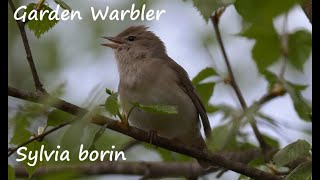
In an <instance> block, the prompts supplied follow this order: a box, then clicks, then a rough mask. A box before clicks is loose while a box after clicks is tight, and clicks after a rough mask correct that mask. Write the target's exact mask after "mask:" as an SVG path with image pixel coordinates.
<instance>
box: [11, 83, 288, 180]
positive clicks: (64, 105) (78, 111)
mask: <svg viewBox="0 0 320 180" xmlns="http://www.w3.org/2000/svg"><path fill="white" fill-rule="evenodd" d="M8 96H12V97H16V98H20V99H24V100H28V101H32V102H37V103H41V102H42V103H43V101H42V100H43V99H44V98H51V99H53V100H54V101H53V102H55V103H54V104H51V106H52V107H55V108H57V109H60V110H62V111H64V112H67V113H70V114H73V115H75V116H78V117H82V116H83V115H84V114H85V113H87V112H88V111H87V110H86V109H83V108H80V107H78V106H76V105H74V104H71V103H69V102H66V101H64V100H61V99H58V98H54V97H51V96H50V95H48V94H41V93H40V94H39V93H32V92H27V91H23V90H19V89H16V88H13V87H9V86H8ZM91 123H94V124H97V125H100V126H103V125H105V124H107V128H109V129H111V130H114V131H117V132H119V133H122V134H124V135H127V136H130V137H132V138H135V139H137V140H139V141H143V142H146V143H150V138H149V136H148V132H146V131H143V130H140V129H138V128H135V127H131V126H128V127H123V125H122V124H121V123H119V121H116V120H113V119H110V118H107V117H104V116H101V115H96V116H94V117H93V118H92V121H91ZM155 138H156V141H153V142H152V144H154V145H157V146H158V147H162V148H164V149H167V150H169V151H174V152H177V153H180V154H184V155H187V156H190V157H193V158H196V159H201V160H204V161H207V162H210V163H212V164H213V165H214V166H220V167H223V168H226V169H229V170H232V171H235V172H238V173H240V174H244V175H246V176H248V177H252V178H255V179H283V178H282V177H280V176H275V175H273V174H270V173H268V172H264V171H262V170H259V169H257V168H254V167H251V166H248V165H246V164H244V163H240V162H235V161H233V160H230V159H228V158H226V157H225V156H223V155H220V154H215V153H209V152H206V151H202V150H199V149H197V148H195V147H188V146H186V145H185V144H183V143H181V142H179V141H174V140H169V139H167V138H164V137H161V136H158V135H155Z"/></svg>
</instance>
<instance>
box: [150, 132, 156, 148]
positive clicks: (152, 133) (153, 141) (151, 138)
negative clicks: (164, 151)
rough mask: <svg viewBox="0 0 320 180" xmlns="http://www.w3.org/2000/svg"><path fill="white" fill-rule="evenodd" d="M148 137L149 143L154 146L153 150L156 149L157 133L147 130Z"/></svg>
mask: <svg viewBox="0 0 320 180" xmlns="http://www.w3.org/2000/svg"><path fill="white" fill-rule="evenodd" d="M148 137H149V140H150V141H149V143H150V144H154V145H155V148H157V147H158V142H157V131H155V130H149V131H148Z"/></svg>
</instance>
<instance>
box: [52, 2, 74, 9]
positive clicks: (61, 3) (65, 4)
mask: <svg viewBox="0 0 320 180" xmlns="http://www.w3.org/2000/svg"><path fill="white" fill-rule="evenodd" d="M54 2H56V3H57V4H59V5H60V6H61V7H62V8H63V9H66V10H69V11H71V10H72V9H71V8H70V6H68V4H67V3H65V2H64V1H62V0H54Z"/></svg>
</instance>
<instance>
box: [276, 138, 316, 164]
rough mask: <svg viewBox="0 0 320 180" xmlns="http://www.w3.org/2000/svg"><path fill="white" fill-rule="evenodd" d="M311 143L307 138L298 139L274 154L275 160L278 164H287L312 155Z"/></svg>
mask: <svg viewBox="0 0 320 180" xmlns="http://www.w3.org/2000/svg"><path fill="white" fill-rule="evenodd" d="M310 148H311V146H310V144H309V143H308V142H307V141H305V140H300V139H299V140H298V141H296V142H294V143H291V144H289V145H287V146H286V147H284V148H283V149H281V150H280V151H279V152H277V153H276V154H275V155H274V156H273V162H274V163H275V164H276V165H278V166H283V165H286V164H288V163H290V162H292V161H294V160H296V159H298V158H302V157H306V156H308V155H310V152H309V151H310Z"/></svg>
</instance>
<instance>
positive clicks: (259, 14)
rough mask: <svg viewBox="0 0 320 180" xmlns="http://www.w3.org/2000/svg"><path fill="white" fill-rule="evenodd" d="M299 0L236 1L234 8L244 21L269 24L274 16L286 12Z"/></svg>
mask: <svg viewBox="0 0 320 180" xmlns="http://www.w3.org/2000/svg"><path fill="white" fill-rule="evenodd" d="M299 1H300V0H282V1H278V0H267V1H257V0H237V1H236V2H235V8H236V10H237V12H238V13H239V14H240V15H241V16H242V18H244V19H245V20H246V21H249V22H253V23H259V24H262V23H269V22H271V21H272V19H273V18H275V17H276V16H278V15H280V14H282V13H284V12H286V11H288V10H289V9H291V8H292V7H293V6H294V5H295V4H296V3H298V2H299Z"/></svg>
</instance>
